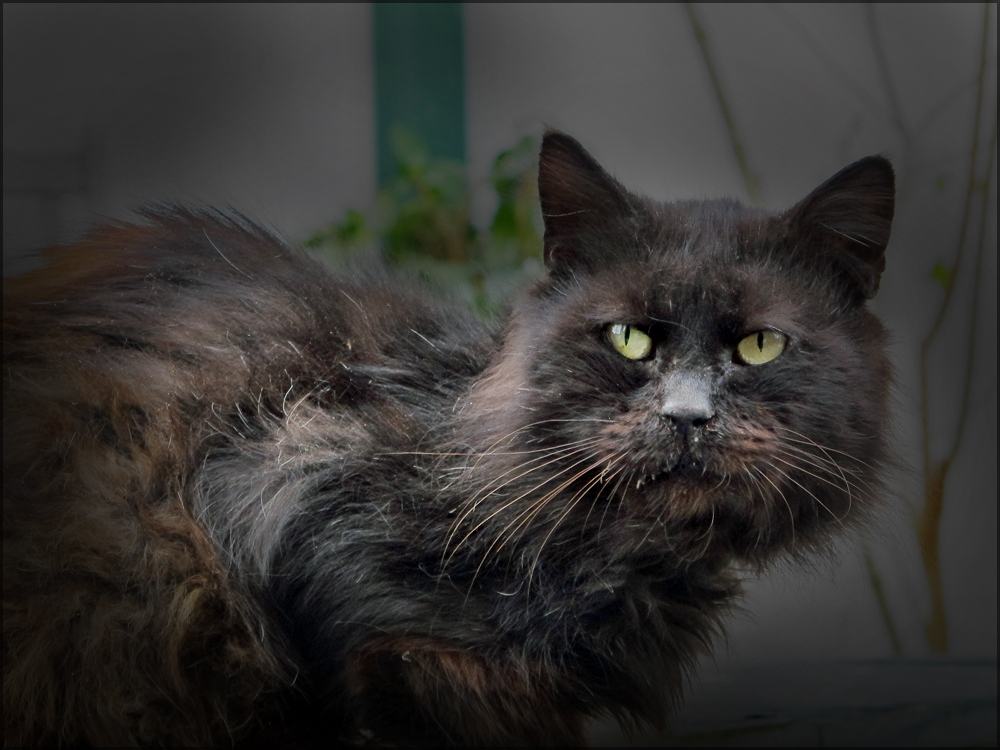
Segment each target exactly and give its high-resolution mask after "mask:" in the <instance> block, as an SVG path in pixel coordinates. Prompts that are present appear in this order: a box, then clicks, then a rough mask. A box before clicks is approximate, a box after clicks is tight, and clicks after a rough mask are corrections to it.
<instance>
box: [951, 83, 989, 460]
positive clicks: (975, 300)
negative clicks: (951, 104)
mask: <svg viewBox="0 0 1000 750" xmlns="http://www.w3.org/2000/svg"><path fill="white" fill-rule="evenodd" d="M996 153H997V110H996V103H995V102H994V105H993V130H992V133H991V134H990V145H989V149H988V156H987V157H986V177H985V178H984V180H983V182H982V184H981V185H980V190H981V191H982V194H983V210H982V212H981V213H980V215H979V239H978V241H977V243H976V266H975V270H974V271H973V273H972V283H973V287H972V322H971V324H970V325H969V348H968V354H967V356H966V360H965V380H964V382H963V383H962V408H961V409H960V410H959V412H958V414H959V417H958V430H957V431H956V434H955V440H954V442H953V443H952V445H951V451H949V453H948V456H947V458H945V459H944V464H945V466H947V467H950V466H951V464H952V462H954V460H955V456H957V455H958V449H959V446H960V445H961V444H962V436H963V435H964V434H965V425H966V422H967V421H968V418H969V401H970V399H971V396H972V373H973V364H974V363H975V353H976V329H977V327H978V326H977V324H978V322H979V289H980V287H981V286H982V285H981V284H980V283H979V277H980V275H981V274H982V267H983V252H984V249H985V246H986V217H987V216H989V213H990V211H989V207H990V190H991V188H992V186H993V184H992V183H993V159H994V158H995V157H996Z"/></svg>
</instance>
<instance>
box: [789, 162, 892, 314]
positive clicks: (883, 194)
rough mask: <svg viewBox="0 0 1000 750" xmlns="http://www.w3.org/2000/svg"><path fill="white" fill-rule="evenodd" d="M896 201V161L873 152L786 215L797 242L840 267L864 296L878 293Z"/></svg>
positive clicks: (846, 278) (855, 289) (826, 183)
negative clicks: (892, 163)
mask: <svg viewBox="0 0 1000 750" xmlns="http://www.w3.org/2000/svg"><path fill="white" fill-rule="evenodd" d="M895 202H896V180H895V175H894V174H893V171H892V165H891V164H890V163H889V160H888V159H885V158H883V157H881V156H869V157H866V158H864V159H861V160H860V161H856V162H854V164H851V165H850V166H848V167H845V168H844V169H842V170H840V171H839V172H838V173H837V174H835V175H834V176H833V177H831V178H830V179H829V180H827V181H826V182H824V183H823V184H822V185H820V186H819V187H818V188H816V189H815V190H813V191H812V193H810V194H809V195H808V196H807V197H806V198H805V199H804V200H803V201H801V202H800V203H799V204H798V205H796V206H794V207H793V208H792V209H791V210H789V211H788V212H787V213H786V214H785V215H784V217H783V218H784V220H785V221H786V222H787V227H788V230H789V231H790V232H791V233H792V235H793V236H794V238H795V240H796V243H797V244H798V245H799V246H800V247H801V248H802V249H803V250H804V251H805V252H809V253H815V254H816V255H817V258H816V259H817V260H819V261H821V262H825V263H829V264H831V265H832V266H833V267H834V268H836V269H837V270H839V272H840V275H841V277H842V278H843V279H844V280H845V281H846V282H847V283H848V285H849V286H850V287H851V289H852V290H853V291H854V292H855V293H856V295H857V296H858V297H859V298H860V299H862V300H864V299H871V298H872V297H874V296H875V293H876V292H877V291H878V287H879V281H880V280H881V277H882V272H883V271H884V270H885V247H886V245H887V244H888V243H889V232H890V229H891V227H892V216H893V212H894V210H895ZM822 256H826V257H825V258H823V257H822Z"/></svg>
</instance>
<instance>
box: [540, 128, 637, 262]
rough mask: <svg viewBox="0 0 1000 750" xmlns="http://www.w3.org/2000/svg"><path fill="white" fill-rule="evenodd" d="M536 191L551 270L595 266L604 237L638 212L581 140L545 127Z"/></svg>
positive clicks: (604, 254) (601, 258) (604, 249)
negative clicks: (539, 200)
mask: <svg viewBox="0 0 1000 750" xmlns="http://www.w3.org/2000/svg"><path fill="white" fill-rule="evenodd" d="M538 196H539V198H540V199H541V204H542V218H543V220H544V221H545V267H546V268H547V269H548V271H549V273H550V274H553V275H556V276H558V275H561V274H563V273H567V272H572V271H574V270H591V271H592V270H594V269H596V268H598V267H600V266H601V265H602V264H605V263H607V262H608V261H607V246H611V247H613V246H614V244H615V243H614V241H610V242H603V241H604V240H606V239H607V238H608V237H609V236H612V235H613V236H614V237H615V238H617V235H616V234H615V231H616V228H617V227H619V226H620V224H621V223H622V222H627V221H629V220H630V219H631V218H632V217H634V216H635V214H636V209H635V206H633V204H632V201H633V199H632V197H631V196H630V195H629V193H628V191H627V190H625V188H624V187H622V186H621V184H619V182H618V181H617V180H616V179H614V178H613V177H612V176H611V175H609V174H608V173H607V172H605V171H604V169H603V168H602V167H601V165H600V164H598V163H597V160H595V159H594V157H593V156H591V155H590V154H589V153H587V151H586V149H584V147H583V146H581V145H580V143H579V141H577V140H576V139H575V138H572V137H570V136H568V135H566V134H565V133H560V132H559V131H556V130H549V131H548V132H547V133H546V134H545V138H544V139H543V140H542V151H541V154H540V155H539V159H538Z"/></svg>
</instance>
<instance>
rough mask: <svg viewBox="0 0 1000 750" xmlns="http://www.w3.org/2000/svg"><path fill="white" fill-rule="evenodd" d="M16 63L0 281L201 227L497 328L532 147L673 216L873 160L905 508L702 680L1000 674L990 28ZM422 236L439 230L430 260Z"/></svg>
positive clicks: (624, 13)
mask: <svg viewBox="0 0 1000 750" xmlns="http://www.w3.org/2000/svg"><path fill="white" fill-rule="evenodd" d="M3 37H4V52H3V55H4V66H3V81H4V82H3V120H4V136H3V138H4V139H3V149H4V152H3V162H4V169H3V191H4V192H3V237H4V275H5V276H7V275H11V274H14V273H18V272H20V271H22V270H25V269H27V268H30V267H32V266H33V264H37V261H36V260H35V259H34V258H33V256H32V254H31V253H32V251H34V250H37V249H38V248H40V247H43V246H45V245H49V244H52V243H56V242H66V241H70V240H72V239H74V238H78V237H80V236H82V234H83V233H85V231H86V229H87V228H88V227H89V226H91V225H92V224H93V223H94V222H95V221H99V220H103V219H106V218H128V217H129V215H130V213H129V212H130V210H131V209H133V208H135V207H137V206H141V205H143V204H148V203H151V202H152V203H162V202H186V203H192V202H194V203H199V204H208V205H212V206H216V207H219V208H227V207H232V208H234V209H237V210H239V211H241V212H243V213H245V214H246V215H248V216H251V217H254V218H255V219H257V220H259V221H261V222H263V223H264V224H266V225H268V226H271V227H273V228H275V230H276V231H278V232H280V233H281V234H282V235H284V236H285V237H287V238H289V239H290V240H291V241H293V242H298V243H308V244H309V245H310V246H311V247H313V248H314V252H322V253H329V254H330V255H331V256H337V255H338V254H340V255H343V254H345V253H348V254H349V253H350V252H353V250H352V249H351V248H352V247H355V246H364V245H379V244H381V245H382V252H385V253H387V254H388V256H389V258H390V260H392V261H394V262H401V263H407V262H412V263H414V264H415V265H416V266H417V268H418V270H420V271H421V272H426V273H427V275H430V276H432V277H435V274H437V276H436V278H438V279H439V280H441V279H443V280H444V283H449V281H448V280H449V279H452V280H454V283H455V285H456V286H458V287H462V288H463V289H465V290H466V291H464V292H462V293H468V295H469V297H470V301H471V302H473V304H478V305H479V306H480V308H481V309H482V310H485V311H487V312H488V310H489V309H490V306H491V304H492V302H493V299H494V297H496V296H498V295H500V294H502V293H503V292H504V291H506V290H507V289H508V288H509V287H510V286H512V285H513V284H514V283H515V282H510V283H509V284H506V285H504V284H502V285H500V287H502V288H500V287H497V288H493V287H489V282H488V280H489V279H490V278H493V277H496V278H504V279H514V278H524V277H530V276H531V275H532V274H537V273H538V272H539V265H538V261H537V255H536V254H537V236H538V232H539V231H540V226H539V225H538V224H537V221H538V218H537V211H536V209H535V208H534V207H533V200H534V199H533V196H532V178H533V177H532V169H533V165H534V156H533V155H534V153H535V149H536V148H537V144H538V142H539V139H540V137H541V134H542V133H543V132H544V130H545V128H546V127H554V128H558V129H561V130H564V131H566V132H568V133H570V134H571V135H573V136H575V137H576V138H578V139H579V140H580V141H581V142H582V143H583V144H584V145H585V146H586V147H587V148H588V149H589V150H590V151H591V152H592V153H593V154H594V156H595V157H596V158H597V159H598V160H599V161H600V162H601V163H602V164H603V165H604V166H605V167H606V168H607V169H608V170H609V171H610V172H612V173H613V174H614V175H616V176H617V177H618V178H619V179H620V180H621V181H622V183H624V184H625V185H626V186H627V187H629V188H630V189H632V190H633V191H635V192H639V193H644V194H646V195H648V196H650V197H653V198H657V199H661V200H671V199H675V198H687V197H712V196H732V197H736V198H739V199H742V200H745V201H748V202H752V203H756V204H759V205H762V206H765V207H769V208H773V209H783V208H786V207H788V206H790V205H791V204H793V203H795V202H796V201H797V200H799V199H800V198H802V197H804V196H805V195H806V194H807V193H808V192H809V191H810V190H811V189H812V188H814V187H816V186H817V185H819V184H820V183H821V182H822V181H823V180H825V179H826V178H827V177H829V176H831V175H832V174H834V173H835V172H837V171H838V170H839V169H840V168H842V167H843V166H845V165H847V164H848V163H850V162H852V161H854V160H856V159H858V158H861V157H863V156H866V155H869V154H875V153H881V154H885V155H887V156H888V157H889V158H890V159H892V161H893V163H894V165H895V168H896V171H897V178H898V181H899V198H898V204H897V213H896V220H895V223H894V227H893V235H892V241H891V243H890V246H889V251H888V270H887V272H886V274H885V276H884V278H883V282H882V289H881V292H880V294H879V296H878V298H877V299H876V300H875V302H874V307H875V308H876V310H877V311H878V312H879V314H880V315H881V316H882V317H883V319H884V320H885V321H886V323H887V325H888V327H889V329H890V330H891V331H892V334H893V344H892V356H893V359H894V361H895V363H896V368H897V375H898V384H897V389H896V423H895V426H894V427H895V431H896V434H897V442H898V445H899V449H900V454H901V456H902V459H903V466H902V467H901V469H900V470H899V471H898V472H897V475H896V477H895V478H894V481H893V486H894V488H895V492H894V493H893V496H892V497H891V498H889V507H888V509H887V511H886V513H885V514H884V516H883V518H881V519H880V521H879V523H878V524H877V525H876V526H875V527H874V528H871V529H870V530H869V531H868V532H867V534H865V535H863V536H860V535H859V536H856V537H854V538H850V539H844V540H842V542H841V543H840V544H839V545H838V547H837V549H836V550H835V552H834V554H832V555H831V556H830V557H829V558H823V559H818V560H816V561H815V562H814V563H813V564H812V565H811V566H809V567H808V568H806V569H803V568H802V567H801V566H791V565H788V564H786V565H779V566H778V567H777V569H776V570H774V571H772V572H771V573H770V574H768V575H767V576H765V577H763V578H761V579H760V580H756V579H755V578H750V579H749V580H748V583H747V596H746V599H745V600H744V602H743V604H742V609H741V610H740V611H738V612H736V613H734V617H733V618H732V620H731V621H730V623H729V625H728V628H727V636H726V638H725V639H724V640H720V643H719V645H718V648H717V649H716V653H715V655H714V657H713V658H711V659H706V660H705V662H704V664H703V665H702V669H701V673H702V674H707V675H712V674H724V673H726V672H727V671H731V670H738V669H741V668H748V667H753V666H754V665H770V664H778V663H795V664H801V663H803V662H815V663H829V662H836V661H845V660H863V659H881V658H887V659H888V658H897V657H899V656H905V657H910V658H913V657H929V656H932V655H937V656H936V658H951V659H954V658H964V657H974V658H984V657H985V658H987V659H990V658H993V659H995V656H996V648H997V606H996V602H997V560H996V550H997V524H996V520H997V518H996V503H997V492H996V467H997V432H996V425H997V422H996V414H997V401H996V395H997V387H996V383H997V380H996V376H997V370H996V367H997V357H996V342H997V329H996V321H997V315H996V305H997V283H996V281H997V280H996V273H997V266H996V259H997V238H996V188H995V184H996V156H995V143H996V112H997V109H996V106H997V105H996V92H997V82H996V74H997V62H996V6H995V4H987V5H982V4H979V5H973V4H969V5H965V4H952V3H947V4H923V3H921V4H902V3H894V4H876V5H860V4H787V5H785V4H766V5H757V4H746V3H741V4H732V5H729V4H706V5H684V4H628V3H616V4H569V3H553V4H546V3H535V4H509V3H503V4H487V3H468V4H409V5H397V4H378V5H370V4H346V3H338V4H327V5H283V4H282V5H279V4H274V5H271V4H261V5H241V4H220V5H214V4H197V5H193V4H192V5H125V4H120V5H119V4H109V5H90V4H72V5H34V4H5V5H4V9H3ZM526 139H527V140H526ZM526 207H527V208H526ZM428 216H431V218H433V217H440V216H445V217H446V218H448V220H449V221H451V222H452V223H453V225H454V227H457V229H454V231H452V230H448V231H450V232H452V234H450V235H448V232H445V234H446V235H448V236H447V237H445V238H444V239H441V237H438V239H439V240H441V242H442V243H443V244H441V246H440V247H437V248H436V249H433V251H428V252H425V253H424V255H425V256H427V257H422V256H421V251H420V250H419V248H418V249H417V250H413V248H412V247H411V246H408V245H407V242H408V241H411V240H413V239H414V238H417V240H419V238H420V237H422V236H423V235H421V234H420V232H421V231H422V230H421V229H420V227H421V226H423V225H424V224H426V223H427V221H428V218H427V217H428ZM408 222H409V223H408ZM421 222H423V224H422V223H421ZM454 227H453V228H454ZM393 232H395V234H393ZM448 237H451V239H448ZM434 241H437V240H433V241H431V240H429V241H428V243H429V244H428V243H425V245H426V247H430V245H431V244H433V242H434ZM393 242H395V243H396V244H395V245H393V244H392V243H393ZM386 243H388V244H386ZM449 243H450V244H449ZM411 244H412V243H411ZM390 245H391V247H390ZM392 248H395V249H392ZM408 248H409V249H408ZM990 248H992V249H990ZM411 256H412V257H411ZM417 256H421V257H417ZM449 274H450V276H449ZM928 499H929V502H928ZM938 500H940V503H939V502H938ZM942 655H943V656H942ZM994 663H995V662H994ZM821 679H822V677H821V676H820V675H817V680H821ZM994 690H995V671H994ZM994 711H995V698H994ZM994 731H995V728H994ZM994 737H995V735H994ZM994 741H995V739H994Z"/></svg>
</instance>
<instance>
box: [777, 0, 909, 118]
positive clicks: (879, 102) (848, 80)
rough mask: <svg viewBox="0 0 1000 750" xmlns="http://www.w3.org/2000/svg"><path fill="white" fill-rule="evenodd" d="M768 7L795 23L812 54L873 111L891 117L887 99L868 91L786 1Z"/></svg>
mask: <svg viewBox="0 0 1000 750" xmlns="http://www.w3.org/2000/svg"><path fill="white" fill-rule="evenodd" d="M768 8H769V9H770V10H771V12H772V13H774V14H775V15H778V16H781V17H782V18H783V19H784V20H785V21H786V22H789V23H791V24H794V25H795V27H796V29H795V33H796V34H798V35H799V36H800V37H802V39H803V40H804V41H805V42H806V44H805V47H806V49H808V50H809V52H811V53H812V54H814V55H815V56H816V57H818V58H819V59H820V60H821V61H822V62H823V63H824V64H825V65H826V66H827V68H828V69H829V70H830V72H831V73H833V74H834V75H836V76H837V77H838V78H840V79H841V82H842V83H844V85H845V86H846V87H847V88H848V89H850V90H851V91H853V92H854V94H855V95H856V96H857V97H858V99H860V100H861V103H862V104H864V105H865V106H866V107H867V108H868V109H869V110H871V111H878V110H882V112H883V114H887V115H889V116H890V117H891V116H892V112H891V111H890V110H889V109H888V108H887V107H886V104H885V99H883V98H881V97H878V96H875V95H874V94H872V93H871V92H869V91H868V89H867V88H865V86H864V85H863V84H862V83H861V82H860V81H858V79H856V78H855V77H854V76H853V75H851V74H850V72H849V71H848V70H847V69H846V68H845V67H844V66H843V65H841V64H840V63H839V62H837V60H836V59H835V58H834V57H833V56H831V55H830V54H829V53H828V52H827V51H826V48H825V45H824V44H823V41H822V40H821V39H820V38H819V37H817V36H816V35H814V34H813V33H812V31H811V30H810V29H809V27H808V26H806V25H805V24H804V23H802V21H800V20H799V19H798V17H797V16H796V15H795V14H794V13H792V12H791V11H790V10H788V8H787V7H786V5H785V4H784V3H768Z"/></svg>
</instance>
